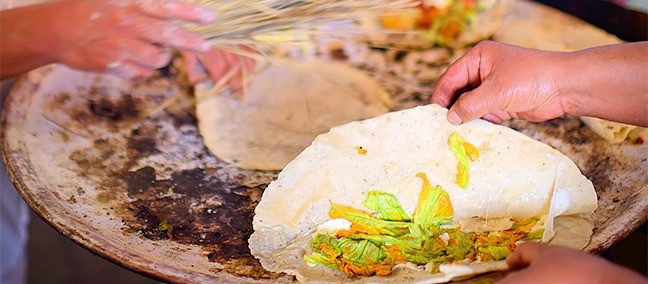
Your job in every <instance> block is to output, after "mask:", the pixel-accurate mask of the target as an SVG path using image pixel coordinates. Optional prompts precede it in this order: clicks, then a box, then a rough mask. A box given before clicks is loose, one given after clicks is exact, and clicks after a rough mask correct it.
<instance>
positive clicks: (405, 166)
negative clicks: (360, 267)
mask: <svg viewBox="0 0 648 284" xmlns="http://www.w3.org/2000/svg"><path fill="white" fill-rule="evenodd" d="M446 115H447V110H446V109H444V108H442V107H440V106H438V105H428V106H423V107H417V108H413V109H408V110H404V111H399V112H392V113H388V114H385V115H382V116H379V117H376V118H373V119H368V120H364V121H359V122H352V123H349V124H346V125H342V126H339V127H335V128H333V129H331V131H330V132H328V133H326V134H323V135H320V136H318V137H317V138H316V139H315V141H314V142H313V143H312V144H311V146H309V147H308V148H306V150H304V151H303V152H302V153H301V154H300V155H299V156H298V157H297V158H295V160H293V161H292V162H291V163H290V164H288V166H286V168H285V169H284V170H283V171H282V172H281V173H280V175H279V177H278V179H277V180H276V181H274V182H272V183H271V184H270V185H269V186H268V188H267V189H266V190H265V192H264V195H263V197H262V199H261V202H260V203H259V205H258V206H257V207H256V211H255V212H256V215H255V218H254V221H253V226H254V230H255V232H254V234H253V235H252V236H251V238H250V240H249V243H250V250H251V252H252V254H253V255H254V256H256V257H257V258H259V259H260V261H261V263H262V265H263V266H264V267H265V268H266V269H269V270H271V271H282V272H286V273H290V274H293V275H297V277H298V279H300V280H304V281H313V280H322V281H333V282H335V281H346V280H348V279H346V276H345V275H344V274H343V273H341V272H339V271H333V270H332V269H328V268H320V267H312V266H308V265H305V264H304V261H303V256H304V255H305V254H307V253H309V249H308V242H309V240H310V238H311V235H312V233H313V231H314V230H315V229H316V227H317V226H318V225H319V224H322V223H324V222H325V221H328V220H329V219H330V218H329V215H328V210H329V208H330V204H331V203H336V204H344V205H346V206H350V207H353V208H363V206H362V204H361V203H362V201H363V200H364V199H365V195H366V193H367V192H368V191H371V190H379V191H383V192H387V193H391V194H394V195H395V196H396V197H397V198H398V200H399V202H400V204H401V206H402V207H403V209H404V210H405V211H406V212H409V213H410V214H411V212H413V210H414V208H415V206H416V204H417V201H418V200H417V199H418V193H419V192H420V190H421V185H422V182H421V179H419V178H417V177H416V174H417V173H424V174H426V175H427V177H428V178H429V181H430V182H431V183H432V184H435V185H440V186H441V187H442V188H443V189H444V190H445V191H446V192H447V193H448V195H449V196H450V199H451V202H452V204H453V207H454V221H455V222H456V223H457V224H459V225H460V226H461V230H464V231H480V230H482V231H488V230H502V229H507V228H508V227H510V226H511V220H520V219H526V218H531V217H538V218H541V219H543V220H545V221H546V222H545V226H546V228H545V232H544V236H543V241H549V240H550V239H551V238H553V237H554V235H562V237H561V238H560V239H562V240H565V239H566V240H568V241H562V243H567V244H569V243H571V244H572V246H576V247H583V246H584V244H587V240H588V239H589V237H590V235H591V225H589V223H587V222H584V223H583V222H581V221H582V219H580V218H576V219H578V220H579V221H574V222H571V221H570V220H567V221H566V222H567V223H568V225H564V224H562V225H561V224H560V221H558V219H556V220H554V218H555V217H556V216H562V215H581V214H587V213H591V212H592V211H593V210H594V209H595V208H596V204H597V197H596V193H595V191H594V188H593V186H592V183H591V182H590V181H589V180H588V179H587V178H586V177H585V176H583V175H582V174H581V172H580V171H579V169H578V168H577V166H576V165H575V164H574V163H573V162H572V161H571V160H570V159H569V158H567V157H566V156H564V155H563V154H561V153H560V152H558V151H556V150H555V149H553V148H551V147H550V146H548V145H546V144H543V143H541V142H538V141H536V140H533V139H531V138H529V137H527V136H525V135H523V134H521V133H519V132H516V131H514V130H512V129H509V128H506V127H503V126H499V125H495V124H491V123H489V122H486V121H482V120H477V121H473V122H470V123H466V124H464V125H461V126H454V125H452V124H450V123H449V122H447V119H446ZM452 133H458V134H460V135H461V136H463V137H464V138H465V140H466V141H467V142H469V143H471V144H473V145H474V146H476V147H477V149H478V150H479V152H480V157H479V158H478V159H477V160H475V161H474V162H471V165H470V180H469V182H468V185H467V187H466V188H465V189H464V188H462V187H460V186H459V185H458V184H457V181H456V179H455V177H456V175H455V174H456V170H457V167H456V165H457V158H456V157H455V156H454V154H453V152H452V151H451V150H450V148H449V146H448V138H449V137H450V135H451V134H452ZM359 147H362V150H363V151H362V153H361V152H360V151H359V150H358V149H359ZM554 223H557V224H555V226H554ZM569 223H573V224H575V225H576V226H577V227H578V228H577V229H574V230H564V231H563V232H555V231H554V227H555V228H556V229H558V228H563V227H567V228H570V227H571V225H569ZM581 229H582V230H581ZM565 234H567V235H566V236H565ZM576 239H578V241H577V240H576ZM572 240H573V241H572ZM583 240H585V241H584V244H583ZM480 265H484V264H480ZM486 265H493V268H492V269H501V267H499V266H501V264H497V263H493V264H486ZM498 267H499V268H498ZM479 269H481V270H484V269H483V267H482V268H476V267H475V269H474V271H475V272H474V273H477V272H476V271H479ZM400 270H402V269H399V270H398V271H395V272H394V273H393V274H392V275H391V276H389V277H387V278H385V277H380V276H372V277H366V278H360V279H355V280H358V281H370V282H371V281H381V282H383V281H394V282H397V281H403V280H404V279H407V277H415V279H419V280H422V281H423V280H425V281H427V282H430V281H431V282H438V281H436V280H433V279H440V280H439V281H440V282H444V281H447V280H443V279H446V278H447V277H448V275H445V276H444V275H441V276H440V275H432V274H430V273H426V272H421V271H416V270H412V271H409V270H408V269H404V270H405V271H400ZM451 270H452V269H451ZM486 270H488V269H486ZM474 273H473V274H474Z"/></svg>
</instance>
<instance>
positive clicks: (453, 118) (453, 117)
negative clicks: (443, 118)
mask: <svg viewBox="0 0 648 284" xmlns="http://www.w3.org/2000/svg"><path fill="white" fill-rule="evenodd" d="M448 121H450V123H452V124H454V125H459V124H461V123H462V122H463V121H462V120H461V118H460V117H459V115H458V114H457V113H456V112H454V111H451V112H449V113H448Z"/></svg>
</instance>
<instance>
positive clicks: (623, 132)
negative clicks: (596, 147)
mask: <svg viewBox="0 0 648 284" xmlns="http://www.w3.org/2000/svg"><path fill="white" fill-rule="evenodd" d="M580 119H581V121H583V123H585V125H587V127H589V128H590V129H591V130H592V131H594V133H596V134H597V135H598V136H601V137H602V138H603V139H605V140H607V141H608V142H610V143H613V144H616V143H621V142H623V141H625V140H626V139H630V140H631V141H633V142H634V141H636V140H637V138H642V139H644V138H645V137H648V128H645V127H639V126H636V125H630V124H625V123H619V122H613V121H608V120H604V119H600V118H596V117H588V116H584V117H581V118H580Z"/></svg>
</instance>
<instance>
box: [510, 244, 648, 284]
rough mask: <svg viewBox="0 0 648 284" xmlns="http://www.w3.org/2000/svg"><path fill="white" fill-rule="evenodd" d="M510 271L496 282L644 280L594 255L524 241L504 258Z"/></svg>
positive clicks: (614, 281)
mask: <svg viewBox="0 0 648 284" xmlns="http://www.w3.org/2000/svg"><path fill="white" fill-rule="evenodd" d="M506 262H507V263H508V265H509V266H510V267H511V269H512V270H520V269H523V270H520V271H516V272H512V273H509V274H508V275H507V276H506V277H504V278H503V279H501V280H500V281H498V282H497V283H498V284H513V283H618V282H623V283H637V284H639V283H646V279H645V278H644V277H642V276H640V275H639V274H637V273H636V272H633V271H631V270H629V269H627V268H624V267H620V266H615V265H612V264H611V263H610V262H609V261H607V260H605V259H603V258H600V257H596V256H594V255H591V254H588V253H585V252H582V251H578V250H574V249H570V248H566V247H560V246H551V245H542V244H534V243H527V244H521V245H520V246H518V248H517V250H516V251H515V252H513V254H512V255H511V256H509V258H508V259H507V260H506Z"/></svg>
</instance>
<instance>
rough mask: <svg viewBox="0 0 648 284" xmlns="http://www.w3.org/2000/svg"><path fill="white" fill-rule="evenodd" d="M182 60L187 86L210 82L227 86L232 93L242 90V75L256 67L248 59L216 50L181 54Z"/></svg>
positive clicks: (251, 60)
mask: <svg viewBox="0 0 648 284" xmlns="http://www.w3.org/2000/svg"><path fill="white" fill-rule="evenodd" d="M182 58H183V60H184V62H183V64H184V66H185V70H187V77H188V81H189V84H191V85H195V84H197V83H199V82H202V81H205V80H211V81H212V82H214V83H223V84H226V85H228V86H229V87H230V88H232V90H233V91H234V92H238V91H239V90H240V89H242V88H243V83H244V82H243V81H244V80H243V79H244V75H245V74H246V72H249V71H251V70H253V69H254V67H255V65H256V64H255V61H254V60H253V59H251V58H249V57H245V56H241V55H237V54H234V53H231V52H227V51H224V50H221V49H218V48H212V49H210V50H209V51H208V52H205V53H191V52H183V55H182Z"/></svg>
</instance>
